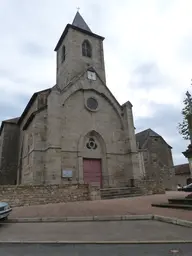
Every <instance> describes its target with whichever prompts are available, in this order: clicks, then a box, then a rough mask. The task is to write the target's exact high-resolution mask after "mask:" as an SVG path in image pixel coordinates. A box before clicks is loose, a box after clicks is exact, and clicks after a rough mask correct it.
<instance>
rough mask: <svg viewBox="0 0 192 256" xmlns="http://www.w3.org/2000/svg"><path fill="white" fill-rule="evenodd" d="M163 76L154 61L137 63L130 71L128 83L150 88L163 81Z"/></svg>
mask: <svg viewBox="0 0 192 256" xmlns="http://www.w3.org/2000/svg"><path fill="white" fill-rule="evenodd" d="M164 80H165V77H164V75H163V74H162V73H161V71H160V69H159V67H158V65H157V64H156V63H154V62H146V63H143V64H139V65H138V66H137V67H136V68H135V69H134V70H133V72H132V73H131V81H130V85H131V86H134V87H137V88H141V87H142V88H146V89H150V88H152V87H157V86H159V85H161V84H163V83H164Z"/></svg>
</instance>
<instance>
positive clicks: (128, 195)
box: [101, 193, 143, 199]
mask: <svg viewBox="0 0 192 256" xmlns="http://www.w3.org/2000/svg"><path fill="white" fill-rule="evenodd" d="M142 195H143V194H141V193H135V194H131V193H129V194H122V195H102V196H101V199H118V198H128V197H136V196H142Z"/></svg>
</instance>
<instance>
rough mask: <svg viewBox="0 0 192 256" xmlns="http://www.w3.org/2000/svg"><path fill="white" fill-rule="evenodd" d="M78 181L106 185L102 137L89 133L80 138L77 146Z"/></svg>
mask: <svg viewBox="0 0 192 256" xmlns="http://www.w3.org/2000/svg"><path fill="white" fill-rule="evenodd" d="M78 159H79V180H80V181H83V183H86V184H91V185H96V186H100V187H105V186H107V185H108V177H107V164H106V147H105V142H104V140H103V138H102V136H101V135H100V134H99V133H97V132H96V131H90V132H88V133H87V134H86V135H83V136H81V138H80V140H79V145H78Z"/></svg>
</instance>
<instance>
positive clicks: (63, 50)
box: [61, 45, 65, 62]
mask: <svg viewBox="0 0 192 256" xmlns="http://www.w3.org/2000/svg"><path fill="white" fill-rule="evenodd" d="M64 60H65V46H64V45H63V46H62V53H61V62H63V61H64Z"/></svg>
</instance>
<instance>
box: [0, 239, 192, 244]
mask: <svg viewBox="0 0 192 256" xmlns="http://www.w3.org/2000/svg"><path fill="white" fill-rule="evenodd" d="M0 244H49V245H50V244H100V245H101V244H192V240H186V241H185V240H169V241H168V240H157V241H155V240H154V241H35V240H34V241H22V240H18V241H2V240H1V241H0Z"/></svg>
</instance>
